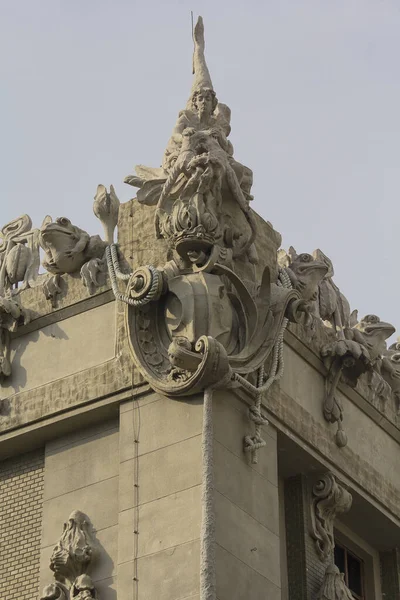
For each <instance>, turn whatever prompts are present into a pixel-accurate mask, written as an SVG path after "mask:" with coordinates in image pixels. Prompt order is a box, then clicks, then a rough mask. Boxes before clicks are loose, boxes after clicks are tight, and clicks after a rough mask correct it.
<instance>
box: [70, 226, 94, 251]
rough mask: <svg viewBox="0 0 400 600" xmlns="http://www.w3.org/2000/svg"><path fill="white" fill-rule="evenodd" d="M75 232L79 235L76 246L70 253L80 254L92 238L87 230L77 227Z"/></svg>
mask: <svg viewBox="0 0 400 600" xmlns="http://www.w3.org/2000/svg"><path fill="white" fill-rule="evenodd" d="M75 232H76V236H77V242H76V244H75V246H74V248H73V249H72V250H70V251H69V253H71V254H78V253H79V252H83V251H84V250H85V248H86V246H87V245H88V243H89V240H90V235H89V234H88V233H87V232H86V231H83V229H80V228H79V227H75Z"/></svg>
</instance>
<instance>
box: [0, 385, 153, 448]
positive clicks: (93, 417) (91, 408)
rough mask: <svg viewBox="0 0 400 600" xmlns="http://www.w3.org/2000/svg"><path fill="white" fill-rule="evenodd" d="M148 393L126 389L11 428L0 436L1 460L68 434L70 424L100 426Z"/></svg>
mask: <svg viewBox="0 0 400 600" xmlns="http://www.w3.org/2000/svg"><path fill="white" fill-rule="evenodd" d="M149 393H151V389H150V387H149V386H148V385H147V384H143V385H140V386H137V387H134V388H132V387H129V388H126V389H125V390H120V391H119V392H116V393H112V394H109V395H107V396H104V397H102V398H97V399H95V400H91V401H89V402H87V403H86V404H84V405H81V406H78V407H73V408H69V409H66V410H63V411H60V412H58V413H55V414H51V415H48V416H45V417H43V418H41V419H38V420H37V421H34V422H32V421H31V422H30V423H29V424H27V425H24V426H22V427H18V428H14V429H12V430H8V431H6V432H4V433H2V434H0V460H4V459H5V458H8V457H9V456H12V455H13V454H14V453H17V452H19V450H20V448H21V446H23V447H24V448H25V449H26V451H28V450H33V449H34V448H35V447H39V446H41V445H43V443H44V442H46V441H47V440H49V439H52V438H54V437H55V436H59V435H63V434H64V433H67V432H69V431H70V430H71V424H72V423H73V422H74V421H76V423H77V424H79V425H82V426H87V425H90V424H93V423H95V422H100V421H102V420H104V419H106V418H109V417H110V416H113V417H117V416H118V415H119V406H120V404H121V403H122V402H125V401H127V400H137V399H138V398H141V397H142V396H144V395H146V394H149Z"/></svg>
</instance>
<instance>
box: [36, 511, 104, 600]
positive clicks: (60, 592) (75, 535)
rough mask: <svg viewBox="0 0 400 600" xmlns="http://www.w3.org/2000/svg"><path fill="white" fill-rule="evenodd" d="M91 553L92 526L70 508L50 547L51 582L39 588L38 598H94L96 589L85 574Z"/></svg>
mask: <svg viewBox="0 0 400 600" xmlns="http://www.w3.org/2000/svg"><path fill="white" fill-rule="evenodd" d="M94 555H95V542H94V539H93V536H92V525H91V523H90V521H89V519H88V517H86V515H84V514H83V513H81V512H80V511H74V512H73V513H71V515H70V517H69V519H68V522H67V523H64V531H63V533H62V536H61V538H60V540H59V542H58V543H57V545H56V546H55V547H54V550H53V553H52V555H51V559H50V569H51V570H52V571H54V577H55V579H56V581H55V583H52V584H51V585H49V586H47V587H46V588H45V589H44V590H43V595H42V598H41V600H53V598H60V600H64V599H65V600H72V599H73V598H76V599H77V600H87V599H88V598H97V595H96V590H95V588H94V585H93V582H92V580H91V578H90V576H89V575H88V574H87V571H88V569H89V566H90V565H91V563H92V562H93V558H94Z"/></svg>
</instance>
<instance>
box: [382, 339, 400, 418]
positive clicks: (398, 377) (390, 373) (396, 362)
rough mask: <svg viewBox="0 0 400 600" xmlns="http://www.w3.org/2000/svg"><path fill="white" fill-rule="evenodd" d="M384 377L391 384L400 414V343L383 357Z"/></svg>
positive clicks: (390, 348)
mask: <svg viewBox="0 0 400 600" xmlns="http://www.w3.org/2000/svg"><path fill="white" fill-rule="evenodd" d="M382 377H383V379H384V380H385V381H386V383H388V384H389V386H390V388H391V390H392V392H393V396H394V398H395V400H396V403H397V414H399V413H400V343H399V342H398V341H397V342H396V343H395V344H392V345H391V346H390V347H389V349H388V350H386V351H385V352H384V353H383V357H382Z"/></svg>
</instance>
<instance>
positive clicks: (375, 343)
mask: <svg viewBox="0 0 400 600" xmlns="http://www.w3.org/2000/svg"><path fill="white" fill-rule="evenodd" d="M354 329H357V330H358V331H360V332H361V334H362V337H363V341H364V343H365V345H366V346H367V348H368V350H369V353H370V355H371V358H372V359H374V358H377V357H378V356H379V355H382V354H383V353H384V352H385V351H386V340H387V339H388V338H389V337H390V336H391V335H393V333H394V332H395V331H396V329H395V328H394V327H393V325H391V324H390V323H386V322H385V321H381V320H380V318H379V317H377V316H376V315H366V316H365V317H364V318H362V319H361V321H360V322H359V323H357V324H356V325H355V327H354Z"/></svg>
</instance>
